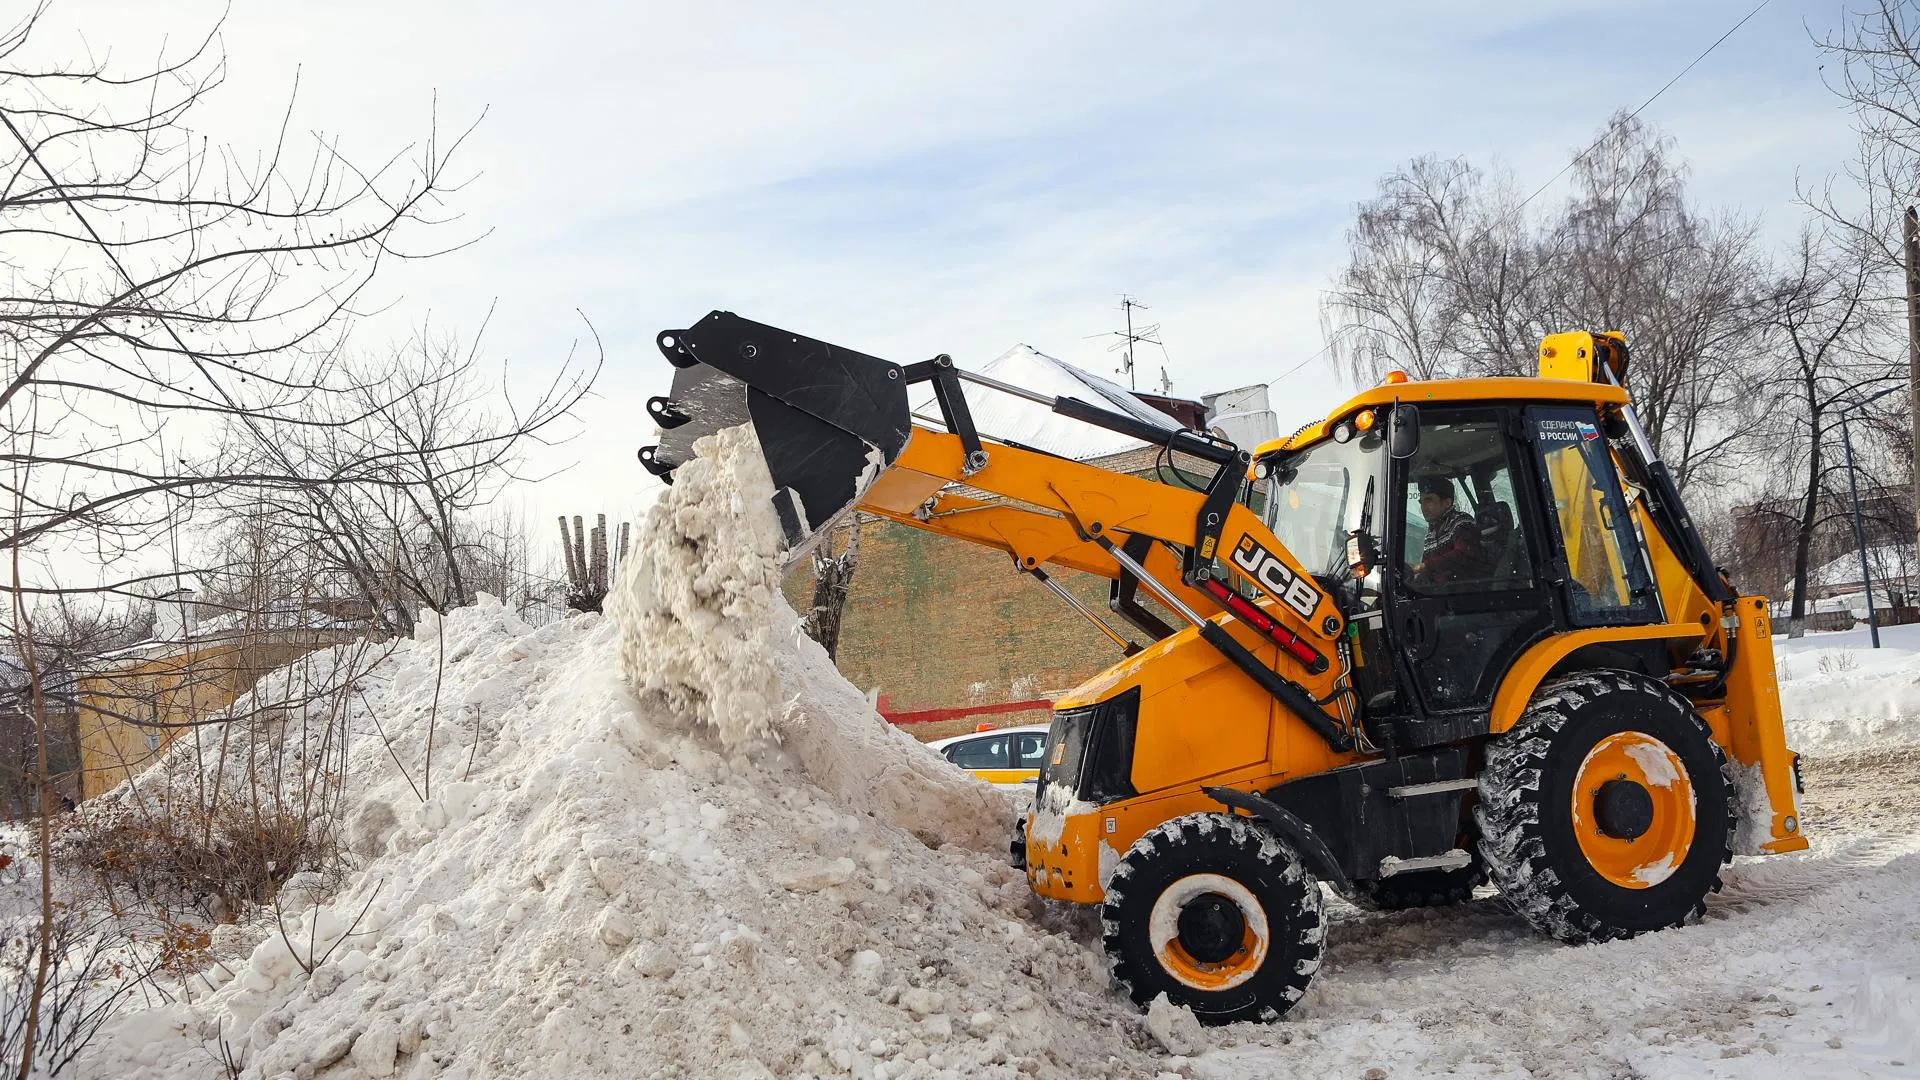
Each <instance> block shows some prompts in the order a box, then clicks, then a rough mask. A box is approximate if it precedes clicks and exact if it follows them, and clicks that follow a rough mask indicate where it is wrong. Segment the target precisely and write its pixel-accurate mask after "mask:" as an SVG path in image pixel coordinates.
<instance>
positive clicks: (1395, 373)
mask: <svg viewBox="0 0 1920 1080" xmlns="http://www.w3.org/2000/svg"><path fill="white" fill-rule="evenodd" d="M1406 381H1407V373H1406V372H1404V371H1401V370H1400V369H1399V368H1394V369H1393V370H1392V371H1389V372H1387V377H1386V378H1384V379H1381V380H1380V382H1381V383H1382V384H1383V385H1386V386H1398V385H1399V384H1401V383H1403V382H1406Z"/></svg>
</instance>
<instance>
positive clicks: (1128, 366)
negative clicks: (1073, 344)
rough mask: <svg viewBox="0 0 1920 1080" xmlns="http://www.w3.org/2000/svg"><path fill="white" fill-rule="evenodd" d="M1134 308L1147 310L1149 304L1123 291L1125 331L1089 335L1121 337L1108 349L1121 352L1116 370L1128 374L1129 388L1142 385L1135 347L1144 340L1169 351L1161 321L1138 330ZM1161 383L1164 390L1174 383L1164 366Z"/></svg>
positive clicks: (1162, 351) (1121, 304)
mask: <svg viewBox="0 0 1920 1080" xmlns="http://www.w3.org/2000/svg"><path fill="white" fill-rule="evenodd" d="M1134 308H1139V309H1140V310H1141V311H1145V310H1147V305H1145V304H1143V303H1141V302H1140V301H1138V300H1135V299H1134V298H1133V297H1132V296H1131V295H1129V294H1127V293H1121V294H1120V309H1121V310H1122V311H1124V312H1126V317H1127V328H1126V330H1124V331H1121V330H1110V331H1108V332H1107V333H1105V334H1090V335H1088V336H1089V337H1117V338H1119V339H1120V340H1119V341H1116V342H1114V343H1113V344H1112V345H1109V346H1107V351H1108V352H1117V353H1119V354H1120V366H1119V367H1118V368H1117V369H1115V370H1116V371H1118V372H1119V373H1121V374H1124V375H1126V377H1127V389H1129V390H1138V389H1140V386H1139V384H1138V382H1137V381H1136V380H1135V378H1134V374H1133V363H1134V358H1133V347H1134V346H1135V345H1137V344H1139V343H1140V342H1143V341H1144V342H1146V343H1147V344H1149V345H1159V346H1160V352H1161V354H1162V355H1165V354H1166V351H1167V347H1166V346H1165V345H1162V344H1161V342H1160V337H1159V335H1160V324H1159V323H1150V324H1148V325H1146V326H1143V327H1141V328H1140V329H1138V330H1135V329H1134V328H1133V309H1134ZM1160 383H1161V386H1162V389H1163V392H1164V391H1165V390H1171V389H1173V383H1172V381H1171V380H1169V379H1168V378H1167V371H1166V368H1164V367H1163V368H1161V369H1160Z"/></svg>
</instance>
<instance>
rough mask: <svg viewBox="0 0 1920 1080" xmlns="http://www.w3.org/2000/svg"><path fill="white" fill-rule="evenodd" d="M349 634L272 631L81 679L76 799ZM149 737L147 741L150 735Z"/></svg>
mask: <svg viewBox="0 0 1920 1080" xmlns="http://www.w3.org/2000/svg"><path fill="white" fill-rule="evenodd" d="M347 636H349V635H344V634H339V633H301V634H299V635H298V636H297V637H290V636H288V635H283V634H276V635H274V638H273V639H272V640H267V641H262V640H257V639H244V638H243V639H240V640H233V641H225V642H219V643H216V644H212V645H206V646H201V647H199V648H191V649H188V650H187V651H183V652H179V653H174V654H172V655H169V656H159V657H151V658H146V659H137V660H128V661H126V662H124V663H123V664H121V665H120V666H117V667H114V668H112V669H109V670H106V671H101V672H96V673H94V674H92V675H89V676H86V677H84V678H82V679H81V680H80V682H79V688H78V697H79V725H78V726H79V737H80V798H81V800H82V801H85V800H87V799H91V798H93V797H94V796H95V795H99V794H102V793H103V792H106V791H110V790H112V789H113V788H114V787H116V786H117V785H119V784H120V782H121V781H123V780H126V779H128V778H129V777H132V776H134V775H135V774H137V773H139V772H140V771H142V770H143V769H145V768H146V767H147V766H149V765H151V764H153V762H154V759H156V758H158V757H159V756H160V754H161V752H162V751H164V750H165V749H166V748H167V747H168V746H169V745H171V744H172V742H173V740H174V739H177V738H179V737H181V736H183V735H186V734H188V733H190V732H191V731H192V730H193V728H192V727H191V726H184V725H193V724H197V723H199V722H201V721H204V720H207V719H208V718H210V717H212V716H214V715H216V714H217V713H219V712H220V710H222V709H225V708H226V707H227V706H229V705H231V704H233V703H234V702H235V701H237V700H239V699H240V697H241V696H242V695H244V694H246V692H247V691H249V690H251V689H253V685H254V684H255V683H257V682H259V681H260V678H261V676H263V675H265V674H266V673H267V672H269V671H272V670H274V669H275V668H278V667H283V666H285V665H287V664H290V663H292V662H293V661H295V660H298V659H299V658H301V657H302V656H305V655H307V654H308V653H310V652H313V651H314V650H316V649H322V648H327V647H329V646H332V645H336V644H339V643H340V641H341V640H344V639H345V638H346V637H347ZM150 736H151V737H152V739H151V743H150V741H149V737H150Z"/></svg>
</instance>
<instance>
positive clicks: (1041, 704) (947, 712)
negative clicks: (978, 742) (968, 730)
mask: <svg viewBox="0 0 1920 1080" xmlns="http://www.w3.org/2000/svg"><path fill="white" fill-rule="evenodd" d="M1052 708H1053V702H1052V701H1051V700H1050V699H1047V698H1035V699H1034V700H1032V701H1003V702H1000V703H999V704H997V705H967V706H964V707H961V708H957V709H914V710H912V711H910V712H895V711H893V710H892V709H889V708H888V707H887V699H886V697H885V696H884V695H883V696H882V697H881V698H880V715H881V716H883V717H885V718H886V720H887V721H888V722H889V723H894V724H937V723H939V722H941V721H942V720H964V719H966V718H967V717H969V716H991V715H993V714H995V713H1014V712H1032V711H1033V710H1035V709H1047V710H1051V709H1052Z"/></svg>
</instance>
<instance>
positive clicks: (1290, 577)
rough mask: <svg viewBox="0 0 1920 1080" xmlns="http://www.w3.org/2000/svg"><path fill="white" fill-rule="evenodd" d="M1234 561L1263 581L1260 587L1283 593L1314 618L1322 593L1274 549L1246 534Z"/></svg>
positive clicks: (1288, 601)
mask: <svg viewBox="0 0 1920 1080" xmlns="http://www.w3.org/2000/svg"><path fill="white" fill-rule="evenodd" d="M1233 565H1235V566H1237V567H1239V568H1240V569H1241V570H1243V571H1245V572H1246V575H1247V576H1248V577H1250V578H1252V579H1253V580H1255V581H1257V582H1259V583H1260V587H1261V588H1263V589H1265V590H1267V591H1268V592H1270V593H1272V594H1273V595H1275V596H1277V597H1279V598H1280V599H1281V600H1282V601H1283V602H1285V603H1286V605H1287V606H1288V607H1290V608H1292V609H1293V610H1295V611H1297V612H1299V613H1300V615H1301V617H1303V618H1308V619H1310V618H1312V617H1313V612H1314V609H1315V608H1317V607H1319V606H1320V593H1319V591H1318V590H1316V589H1315V588H1314V587H1313V586H1312V585H1309V584H1308V583H1307V581H1306V579H1304V578H1301V577H1298V576H1296V575H1295V574H1294V572H1293V571H1292V570H1289V569H1287V564H1286V563H1283V562H1281V561H1280V560H1279V558H1278V557H1276V556H1275V555H1274V553H1273V552H1271V551H1268V550H1267V549H1266V548H1263V547H1261V546H1260V545H1259V543H1258V542H1257V541H1255V540H1254V538H1253V537H1251V536H1243V537H1241V538H1240V543H1239V545H1238V546H1236V547H1235V548H1234V549H1233Z"/></svg>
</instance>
